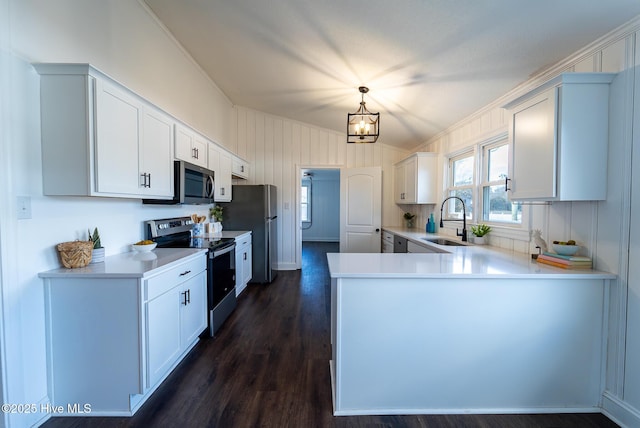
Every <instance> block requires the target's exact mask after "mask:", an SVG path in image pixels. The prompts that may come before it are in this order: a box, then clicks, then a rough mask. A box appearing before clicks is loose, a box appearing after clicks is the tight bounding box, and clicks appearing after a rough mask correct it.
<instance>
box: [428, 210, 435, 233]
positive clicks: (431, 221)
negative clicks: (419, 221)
mask: <svg viewBox="0 0 640 428" xmlns="http://www.w3.org/2000/svg"><path fill="white" fill-rule="evenodd" d="M435 232H436V220H435V219H434V218H433V213H431V215H430V216H429V220H428V221H427V233H435Z"/></svg>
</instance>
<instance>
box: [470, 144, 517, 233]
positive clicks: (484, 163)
mask: <svg viewBox="0 0 640 428" xmlns="http://www.w3.org/2000/svg"><path fill="white" fill-rule="evenodd" d="M498 147H506V148H507V151H508V152H507V172H506V175H505V176H504V177H501V178H499V179H498V180H489V172H490V171H489V168H490V164H489V161H490V156H489V152H490V151H491V150H492V149H496V148H498ZM478 152H479V153H480V158H481V159H480V171H479V174H480V177H481V179H480V180H478V216H477V218H478V220H479V221H480V222H482V223H485V224H491V225H494V226H505V227H514V228H521V226H522V224H523V222H524V211H525V210H524V209H523V207H522V204H521V203H519V202H513V201H511V200H510V199H509V194H508V193H507V199H509V202H510V203H511V204H516V205H520V221H519V222H516V221H500V220H495V219H493V220H491V219H488V218H486V217H485V215H486V214H487V213H488V212H489V211H487V207H486V206H485V189H487V188H490V187H494V186H504V184H505V181H504V180H505V179H506V178H507V177H508V175H509V171H510V168H511V145H510V143H509V139H508V137H507V136H506V135H504V136H499V137H497V138H495V139H493V140H491V141H487V142H485V143H482V144H480V147H479V150H478Z"/></svg>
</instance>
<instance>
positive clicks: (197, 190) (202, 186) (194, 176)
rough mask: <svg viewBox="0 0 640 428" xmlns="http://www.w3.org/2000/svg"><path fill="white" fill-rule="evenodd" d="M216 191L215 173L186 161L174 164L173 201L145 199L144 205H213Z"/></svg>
mask: <svg viewBox="0 0 640 428" xmlns="http://www.w3.org/2000/svg"><path fill="white" fill-rule="evenodd" d="M214 191H215V181H214V172H213V171H211V170H209V169H206V168H203V167H201V166H198V165H193V164H190V163H188V162H184V161H174V163H173V199H143V200H142V203H144V204H161V205H175V204H194V205H200V204H211V203H213V195H214Z"/></svg>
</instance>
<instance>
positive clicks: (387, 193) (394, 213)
mask: <svg viewBox="0 0 640 428" xmlns="http://www.w3.org/2000/svg"><path fill="white" fill-rule="evenodd" d="M234 113H235V126H234V128H233V129H232V133H233V135H234V138H232V141H233V143H232V146H231V147H229V149H230V150H232V151H234V152H235V153H236V154H237V155H238V156H241V157H243V158H244V159H246V160H247V161H249V162H250V163H251V171H250V174H251V176H250V177H249V180H248V182H249V184H274V185H276V186H277V188H278V218H279V219H280V223H279V228H278V235H279V236H278V261H279V268H280V269H295V268H296V267H299V266H300V264H299V263H300V260H299V255H300V248H299V241H298V238H297V236H298V233H299V225H298V222H297V220H296V210H295V206H296V204H297V198H298V187H299V183H300V179H301V177H299V171H300V168H302V167H305V168H311V167H313V166H319V167H329V166H335V167H338V168H342V167H344V168H356V167H369V166H381V167H382V182H383V183H382V199H383V201H382V202H383V203H382V223H383V224H384V225H387V226H399V225H400V224H401V217H402V210H401V209H400V208H399V207H398V206H396V205H395V204H394V203H393V164H394V163H395V162H397V161H399V160H401V159H403V158H404V157H406V156H407V154H408V152H406V151H404V150H400V149H397V148H394V147H391V146H386V145H384V144H380V143H375V144H347V142H346V138H345V134H343V133H340V132H335V131H331V130H326V129H322V128H318V127H315V126H311V125H308V124H304V123H301V122H297V121H293V120H290V119H286V118H283V117H278V116H273V115H269V114H266V113H263V112H259V111H256V110H252V109H249V108H246V107H240V106H236V107H235V108H234ZM345 114H346V113H345Z"/></svg>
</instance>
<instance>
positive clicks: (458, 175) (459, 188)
mask: <svg viewBox="0 0 640 428" xmlns="http://www.w3.org/2000/svg"><path fill="white" fill-rule="evenodd" d="M474 169H475V161H474V156H473V153H465V154H462V155H459V156H456V157H454V158H451V159H450V161H449V183H450V186H449V189H448V192H447V193H448V195H449V196H457V197H458V198H460V199H462V200H463V201H464V205H465V208H466V211H467V220H470V219H472V218H473V192H474V186H475V183H474ZM446 218H456V219H460V220H462V204H461V203H460V201H459V200H458V199H449V200H448V201H447V204H446Z"/></svg>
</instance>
